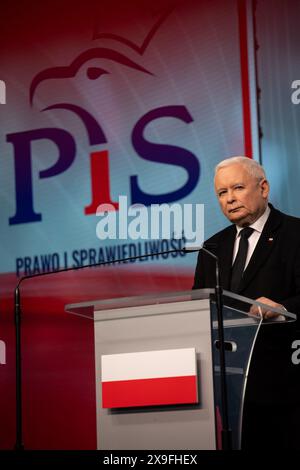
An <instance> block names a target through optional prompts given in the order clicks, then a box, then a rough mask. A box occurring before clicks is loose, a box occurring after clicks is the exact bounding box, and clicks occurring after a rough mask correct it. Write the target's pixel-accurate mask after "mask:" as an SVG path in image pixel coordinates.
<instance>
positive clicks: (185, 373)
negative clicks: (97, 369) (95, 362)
mask: <svg viewBox="0 0 300 470" xmlns="http://www.w3.org/2000/svg"><path fill="white" fill-rule="evenodd" d="M101 370H102V407H103V408H126V407H135V406H153V405H174V404H188V403H198V384H197V366H196V350H195V348H187V349H168V350H164V351H145V352H136V353H126V354H110V355H105V356H102V358H101Z"/></svg>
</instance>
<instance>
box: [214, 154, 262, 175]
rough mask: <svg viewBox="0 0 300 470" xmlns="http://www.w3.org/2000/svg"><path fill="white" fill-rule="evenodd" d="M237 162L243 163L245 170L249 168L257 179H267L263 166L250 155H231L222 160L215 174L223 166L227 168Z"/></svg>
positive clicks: (249, 171) (250, 172)
mask: <svg viewBox="0 0 300 470" xmlns="http://www.w3.org/2000/svg"><path fill="white" fill-rule="evenodd" d="M236 164H239V165H243V167H244V168H245V170H247V172H248V173H249V174H250V175H251V176H253V178H256V179H257V180H262V179H266V173H265V170H264V169H263V167H262V166H261V165H260V164H259V163H258V162H256V161H255V160H253V159H252V158H248V157H231V158H226V159H225V160H222V161H221V162H220V163H218V165H217V166H216V168H215V176H216V174H217V172H218V171H219V170H221V168H226V167H227V166H231V165H236Z"/></svg>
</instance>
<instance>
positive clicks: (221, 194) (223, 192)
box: [218, 191, 226, 197]
mask: <svg viewBox="0 0 300 470" xmlns="http://www.w3.org/2000/svg"><path fill="white" fill-rule="evenodd" d="M225 193H226V191H220V192H219V193H218V196H219V197H221V196H224V194H225Z"/></svg>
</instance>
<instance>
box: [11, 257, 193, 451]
mask: <svg viewBox="0 0 300 470" xmlns="http://www.w3.org/2000/svg"><path fill="white" fill-rule="evenodd" d="M200 249H201V248H200ZM193 251H199V249H197V250H193ZM180 252H184V253H189V252H191V250H187V249H185V248H182V249H175V250H167V251H161V252H159V253H155V254H157V255H165V254H171V253H180ZM150 256H154V255H153V253H147V254H145V255H137V256H129V257H128V258H123V259H117V260H114V261H104V262H102V263H93V264H87V265H85V266H79V267H75V268H65V269H59V270H57V271H50V272H45V273H39V274H30V275H28V276H22V277H21V278H20V279H19V282H18V283H17V286H16V288H15V291H14V314H15V339H16V442H15V446H14V450H24V443H23V423H22V417H23V412H22V353H21V294H20V284H21V283H22V282H23V281H26V280H27V279H32V278H34V277H42V276H49V275H53V274H60V273H65V272H68V271H76V270H79V269H85V268H94V267H96V266H105V265H108V264H114V263H122V262H125V261H132V260H135V259H141V258H148V257H150Z"/></svg>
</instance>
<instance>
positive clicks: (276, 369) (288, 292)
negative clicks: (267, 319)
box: [194, 205, 300, 404]
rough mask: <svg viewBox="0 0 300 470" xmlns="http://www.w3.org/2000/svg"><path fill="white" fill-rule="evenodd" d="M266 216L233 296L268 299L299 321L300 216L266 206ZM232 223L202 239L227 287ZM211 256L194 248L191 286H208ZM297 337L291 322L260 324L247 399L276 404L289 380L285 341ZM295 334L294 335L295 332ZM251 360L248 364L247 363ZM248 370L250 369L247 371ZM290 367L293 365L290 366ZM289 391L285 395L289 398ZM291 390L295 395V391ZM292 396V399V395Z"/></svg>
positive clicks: (211, 279) (212, 266) (288, 349)
mask: <svg viewBox="0 0 300 470" xmlns="http://www.w3.org/2000/svg"><path fill="white" fill-rule="evenodd" d="M270 209H271V212H270V215H269V218H268V220H267V222H266V224H265V226H264V229H263V232H262V234H261V236H260V238H259V241H258V243H257V245H256V248H255V250H254V253H253V255H252V257H251V259H250V262H249V264H248V266H247V268H246V270H245V272H244V276H243V280H242V282H241V285H240V289H239V291H238V294H240V295H243V296H245V297H249V298H251V299H257V298H258V297H262V296H264V297H268V298H270V299H272V300H274V301H275V302H278V303H281V304H282V305H284V306H285V308H286V309H287V310H288V311H290V312H293V313H296V314H298V320H297V322H298V324H299V320H300V219H298V218H295V217H291V216H288V215H286V214H283V213H282V212H279V211H278V210H276V209H274V207H272V206H271V205H270ZM235 236H236V227H235V225H231V226H230V227H227V228H225V229H224V230H222V231H221V232H219V233H217V234H216V235H214V236H213V237H211V238H210V239H209V240H207V242H206V244H207V248H208V249H209V250H210V251H212V252H214V253H215V254H216V255H217V256H218V258H219V264H220V277H221V284H222V287H223V288H224V289H227V290H230V289H229V286H230V275H231V265H232V256H233V248H234V241H235ZM215 272H216V270H215V262H214V260H213V259H212V258H211V257H210V256H208V255H207V254H205V253H204V252H202V251H200V252H199V256H198V262H197V267H196V272H195V280H194V289H201V288H205V287H210V288H213V287H214V286H215V282H216V275H215ZM293 335H294V337H295V339H296V338H297V337H298V336H299V333H297V331H296V324H295V323H293V324H290V323H288V322H287V323H286V324H284V323H277V324H276V323H273V324H265V325H264V324H263V325H262V327H261V329H260V332H259V335H258V338H257V341H256V344H255V348H254V355H253V359H252V361H251V368H250V377H249V381H248V386H247V390H248V392H247V393H248V398H249V400H251V401H252V402H259V403H261V404H263V403H268V404H269V403H270V402H272V401H274V402H277V403H278V402H282V400H283V401H285V400H286V399H287V395H286V393H287V389H286V386H287V384H289V383H290V382H291V378H290V377H291V373H295V372H294V370H292V366H291V359H290V357H291V339H292V337H293ZM297 335H298V336H297ZM253 364H254V366H253ZM251 369H252V370H251ZM294 369H295V367H294ZM291 393H293V391H292V390H290V392H289V396H290V399H292V396H291ZM297 394H299V389H298V392H297ZM297 400H298V398H297Z"/></svg>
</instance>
